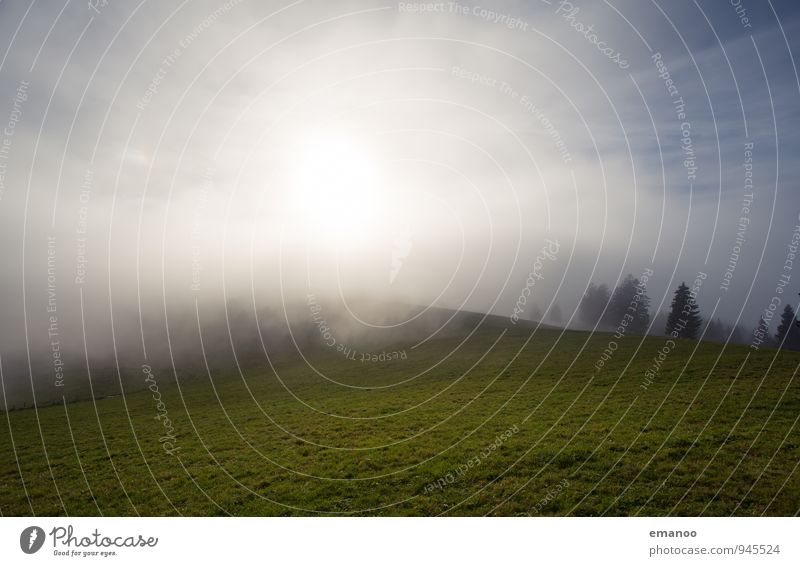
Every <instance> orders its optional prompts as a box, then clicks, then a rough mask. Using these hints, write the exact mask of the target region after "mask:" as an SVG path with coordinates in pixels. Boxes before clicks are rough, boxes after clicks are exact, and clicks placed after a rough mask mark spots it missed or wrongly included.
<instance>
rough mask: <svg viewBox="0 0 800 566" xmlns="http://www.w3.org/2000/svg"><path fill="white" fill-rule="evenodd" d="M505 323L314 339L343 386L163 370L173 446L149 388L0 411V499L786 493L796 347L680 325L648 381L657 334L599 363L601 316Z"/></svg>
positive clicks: (261, 510) (288, 376)
mask: <svg viewBox="0 0 800 566" xmlns="http://www.w3.org/2000/svg"><path fill="white" fill-rule="evenodd" d="M501 332H503V331H502V330H501V329H497V328H494V329H492V328H486V329H482V330H480V331H478V332H477V333H476V334H475V335H473V336H472V338H470V339H469V340H467V341H466V342H465V343H464V344H463V345H459V344H460V342H461V340H462V339H461V338H447V339H441V340H435V341H431V342H428V343H426V344H424V345H423V346H421V347H419V348H417V349H415V350H414V351H409V355H408V359H407V360H401V361H394V362H385V363H361V362H358V361H351V360H347V359H344V358H343V357H342V356H340V355H338V354H337V353H336V352H333V351H322V352H318V353H316V354H314V355H313V356H311V358H310V360H311V361H312V362H313V363H314V365H315V366H316V367H318V368H320V370H323V371H324V373H325V375H326V376H327V377H328V378H330V379H331V380H336V381H339V382H341V383H346V384H348V385H350V386H351V387H343V386H341V385H336V384H334V383H331V382H329V381H326V380H325V379H323V378H321V377H320V376H318V375H317V374H316V373H314V372H313V371H311V370H310V369H308V367H307V366H306V365H305V364H304V363H301V362H290V361H284V362H281V363H280V364H279V365H278V366H277V367H276V370H277V373H278V375H279V376H280V379H281V380H282V381H283V383H281V382H280V381H279V380H278V379H277V378H276V376H275V373H274V372H273V371H272V370H271V369H270V368H269V366H268V365H267V364H266V362H264V363H263V364H262V366H261V367H258V368H251V369H249V370H247V371H246V372H245V376H244V379H242V378H241V377H240V376H239V375H238V374H234V375H230V374H229V375H214V376H213V386H212V381H211V380H209V378H208V377H205V378H202V379H194V380H185V381H181V382H180V386H178V385H176V384H174V383H168V379H167V377H168V376H166V375H158V373H157V375H156V377H157V378H158V379H159V387H160V390H161V394H162V396H163V400H164V402H165V404H166V409H167V411H168V413H169V417H170V418H171V419H172V420H173V422H174V427H175V431H176V434H177V437H178V444H179V445H180V447H181V449H180V451H179V453H178V457H174V456H170V455H168V454H166V453H165V452H164V451H163V450H162V448H161V445H160V443H159V440H158V439H159V437H160V436H161V435H162V434H163V427H162V425H161V422H160V421H158V420H156V419H155V418H154V417H155V415H156V406H155V401H154V400H153V397H152V395H151V393H150V392H148V391H141V390H139V391H135V392H130V393H127V394H126V395H125V396H124V398H123V397H114V398H106V399H102V400H98V401H96V402H92V401H86V402H75V403H69V404H66V405H55V406H51V407H46V408H43V409H39V410H38V411H35V410H30V409H28V410H17V411H10V412H8V413H4V414H2V415H0V422H2V423H3V424H2V426H1V427H0V429H2V430H0V453H2V455H3V458H2V461H1V462H0V512H2V514H3V515H30V514H36V515H62V514H69V515H97V514H99V513H102V514H104V515H135V514H140V515H176V514H183V515H221V514H231V515H288V514H317V513H320V514H369V515H373V514H380V515H383V514H388V515H438V514H443V513H444V514H455V515H479V514H481V515H482V514H493V515H524V514H530V515H536V514H542V515H564V514H572V515H601V514H607V515H634V514H639V515H666V514H678V515H701V514H703V515H730V514H735V515H760V514H767V515H794V514H796V513H797V512H798V509H799V508H800V473H798V471H797V469H796V467H797V465H798V462H800V447H798V429H797V426H796V425H797V419H798V417H799V416H800V395H799V394H798V393H799V390H798V381H797V380H796V379H794V372H795V370H796V368H797V365H798V362H800V356H798V355H797V354H794V353H780V354H777V357H776V352H775V351H773V350H763V351H753V350H749V349H748V348H746V347H742V346H732V347H731V346H729V347H727V348H725V349H724V351H723V347H722V346H721V345H718V344H711V343H700V344H699V345H698V344H697V343H695V342H679V344H678V346H677V348H676V349H675V350H674V351H673V352H672V354H671V355H670V356H669V358H668V359H667V360H666V362H665V363H664V365H663V368H662V369H661V371H660V373H659V375H658V376H657V378H656V379H655V381H654V383H653V384H652V385H651V386H650V387H649V388H648V389H643V388H642V387H641V384H642V382H643V379H644V377H643V374H644V372H645V370H646V369H647V368H648V367H649V366H650V365H651V363H652V358H653V356H654V355H655V353H656V352H657V351H658V349H660V348H661V347H662V346H663V345H664V339H663V338H655V337H653V338H647V339H645V340H644V341H642V339H641V338H640V337H636V336H628V337H626V338H624V339H623V340H621V341H620V347H619V349H618V350H617V351H616V352H615V354H614V356H613V358H612V360H611V361H610V362H609V363H608V364H607V365H606V367H605V368H604V370H603V371H602V372H600V373H595V371H594V364H595V362H596V360H597V359H598V357H599V356H600V354H601V352H602V351H603V349H604V348H605V347H606V346H607V344H608V342H609V340H610V339H611V335H609V334H595V335H593V336H591V337H590V335H589V334H588V333H583V332H566V333H564V334H563V336H561V338H560V339H559V335H560V332H558V331H554V330H542V331H539V332H537V333H536V335H535V337H534V338H533V339H530V340H529V338H530V334H529V332H528V331H522V330H518V329H513V330H509V331H507V332H506V333H505V334H504V335H503V336H502V338H501V339H500V340H498V341H497V342H495V341H496V339H497V338H498V337H499V336H500V334H501ZM637 348H639V350H638V352H636V349H637ZM695 348H697V350H696V351H695V352H694V354H692V352H693V350H694V349H695ZM635 352H636V353H635ZM447 354H451V355H450V356H449V357H447V358H446V359H444V361H441V360H442V359H443V358H444V357H445V356H446V355H447ZM748 356H749V357H748ZM746 358H747V360H746ZM687 360H689V363H688V365H687ZM745 360H746V363H745ZM437 362H439V363H438V365H435V364H436V363H437ZM434 365H435V367H433V368H431V366H434ZM684 366H685V369H684ZM426 370H427V371H426ZM418 373H420V375H418V376H417V377H414V378H413V379H411V380H409V378H411V377H413V376H416V375H417V374H418ZM737 373H738V377H737ZM402 381H406V382H405V383H402V384H398V383H399V382H402ZM392 384H396V385H394V386H391V385H392ZM387 386H390V387H387ZM301 401H302V402H301ZM331 415H335V416H331ZM67 416H68V419H69V420H67ZM8 423H10V427H9V426H7V424H8ZM40 426H41V434H40V432H39V431H40ZM513 427H516V428H517V429H518V431H519V432H517V433H514V434H512V435H511V436H510V437H509V438H507V439H506V440H505V441H504V442H502V443H500V444H499V446H498V447H497V449H495V450H492V451H489V452H485V451H486V450H487V447H488V446H489V445H490V444H491V443H492V442H493V441H494V440H495V438H496V437H497V435H498V434H501V433H503V432H504V431H507V430H508V429H513ZM12 435H13V444H12ZM73 438H74V441H73ZM45 447H46V454H45V450H44V448H45ZM14 450H16V456H15V454H14ZM482 453H485V457H484V456H482ZM476 457H477V459H479V462H478V463H477V464H476V463H475V461H476ZM470 461H472V462H473V465H472V467H470V468H469V470H468V471H467V472H465V473H464V474H463V475H458V474H457V472H456V470H457V468H458V467H459V466H460V465H462V464H466V463H467V462H470ZM448 474H453V475H452V480H453V481H449V479H448V480H446V481H445V482H442V483H445V484H446V485H442V486H441V488H436V489H433V490H432V491H431V490H430V489H428V492H427V493H426V486H428V485H429V484H431V483H432V482H436V480H437V478H440V477H448ZM23 480H24V482H23ZM558 485H561V486H562V487H560V488H557V487H556V486H558ZM548 491H549V493H550V496H548V495H547V494H548ZM26 493H27V495H26Z"/></svg>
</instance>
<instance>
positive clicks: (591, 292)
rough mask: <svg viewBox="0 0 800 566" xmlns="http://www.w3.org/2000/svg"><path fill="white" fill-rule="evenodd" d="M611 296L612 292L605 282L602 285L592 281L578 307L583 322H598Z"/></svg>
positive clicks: (593, 324)
mask: <svg viewBox="0 0 800 566" xmlns="http://www.w3.org/2000/svg"><path fill="white" fill-rule="evenodd" d="M610 298H611V292H610V291H609V290H608V287H607V286H606V285H605V284H604V283H602V284H600V285H597V284H595V283H590V284H589V287H587V288H586V293H585V294H584V295H583V298H582V299H581V304H580V306H579V307H578V316H579V317H580V319H581V322H583V323H585V324H588V325H590V326H595V325H596V324H598V323H599V322H600V319H601V317H602V316H603V309H605V308H606V305H607V304H608V301H609V299H610Z"/></svg>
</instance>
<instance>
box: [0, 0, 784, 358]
mask: <svg viewBox="0 0 800 566" xmlns="http://www.w3.org/2000/svg"><path fill="white" fill-rule="evenodd" d="M485 4H487V5H488V4H490V3H488V2H486V3H485ZM799 12H800V10H799V9H798V6H797V5H796V3H794V2H791V1H783V2H770V1H764V2H755V1H752V0H750V1H748V0H742V1H741V2H740V3H738V2H737V1H736V0H734V1H733V2H717V1H713V2H712V1H677V2H665V1H663V0H662V1H659V2H656V1H653V0H651V1H649V2H644V1H636V2H634V1H621V0H613V1H608V2H579V1H574V2H556V1H552V2H547V1H543V0H542V1H527V2H522V1H512V2H491V8H486V7H484V5H482V4H481V3H480V2H478V3H469V2H439V3H436V2H430V3H413V2H395V3H391V2H384V1H372V0H363V1H344V2H323V1H318V2H315V1H295V2H290V1H281V2H272V1H266V2H254V1H251V0H241V1H236V0H229V1H228V2H221V1H209V2H206V1H200V2H191V3H189V2H141V3H136V2H126V3H123V2H114V1H111V2H108V3H104V2H101V1H93V2H89V3H88V4H87V3H86V2H60V1H58V2H41V1H40V2H32V3H28V2H23V1H9V0H3V1H0V78H1V79H2V80H0V125H2V127H3V131H2V133H0V231H2V232H1V233H0V237H2V241H3V246H2V252H0V253H1V254H2V265H3V270H2V272H0V281H2V289H3V294H2V298H1V299H0V316H2V320H3V328H2V330H1V331H0V340H1V342H0V356H6V357H8V356H10V355H13V354H18V353H19V352H24V351H27V350H29V349H30V350H33V349H36V348H43V349H44V350H50V351H51V352H50V353H52V350H53V342H54V340H56V341H57V340H63V342H62V343H61V346H62V347H63V348H64V349H74V350H78V351H80V350H82V349H83V348H84V347H85V348H86V351H87V352H90V353H101V352H108V351H110V349H116V348H121V349H124V348H125V347H131V348H139V347H140V345H143V346H144V347H145V348H146V342H147V337H146V336H144V331H143V330H142V329H141V326H140V322H141V320H142V319H144V318H147V317H148V315H152V316H155V317H162V318H163V321H164V323H165V324H168V323H169V320H170V318H169V317H170V316H189V317H190V318H191V316H192V315H193V314H195V313H196V312H197V313H201V312H203V309H206V308H208V309H211V308H213V307H214V306H215V305H224V304H226V303H230V302H231V301H239V302H242V303H243V304H245V305H253V306H254V307H255V308H258V307H260V306H261V305H286V304H293V303H296V302H303V301H307V299H308V297H309V295H314V296H318V297H330V300H331V301H333V302H335V303H337V304H339V305H340V306H343V307H344V308H347V309H350V310H351V311H352V312H351V314H352V316H353V319H354V320H356V321H358V322H359V324H364V325H365V326H366V327H369V325H371V324H377V323H378V318H379V315H378V314H376V313H375V311H374V309H371V308H366V307H365V308H360V307H358V306H357V304H363V303H359V302H358V299H359V298H361V297H365V296H366V297H371V298H375V299H378V300H385V301H399V302H404V303H409V304H415V305H422V306H429V305H436V306H443V307H448V308H462V309H469V310H475V311H479V312H491V313H494V314H499V315H510V314H511V313H512V312H513V309H514V307H515V305H516V304H518V301H519V297H520V296H521V295H522V293H523V290H524V289H526V287H527V289H528V291H529V292H530V294H529V295H527V294H526V296H530V297H531V298H530V302H529V303H528V304H527V305H526V307H525V308H526V310H527V315H530V314H531V312H532V310H533V305H534V304H535V305H536V308H538V309H540V310H541V311H544V312H547V311H548V309H550V308H552V306H553V305H555V304H558V305H559V306H560V308H561V310H562V312H563V316H564V322H565V323H566V324H570V325H577V324H578V321H577V315H576V307H577V305H578V301H579V299H580V297H581V296H582V295H583V293H584V291H585V289H586V287H587V285H589V284H590V283H591V282H605V283H607V284H609V285H610V286H614V285H615V284H616V282H618V281H620V280H621V279H622V278H623V277H624V276H625V275H626V274H628V273H632V274H633V275H634V276H639V275H640V274H642V273H648V272H650V271H652V273H653V275H652V276H651V277H650V278H649V279H648V288H647V292H648V294H649V295H650V297H651V300H652V304H653V307H654V310H664V309H666V308H667V306H668V304H669V301H670V298H671V293H672V291H673V290H674V288H675V287H676V286H677V285H678V284H679V283H680V282H681V281H686V282H687V283H690V286H691V285H692V284H693V283H694V282H695V281H698V282H699V284H698V285H696V286H697V301H698V303H699V304H700V306H701V310H702V312H703V315H704V316H705V317H709V316H712V315H713V316H715V317H721V318H724V319H726V320H728V321H730V322H736V321H738V322H740V323H742V324H744V325H745V326H746V327H748V328H752V327H753V326H754V325H755V323H756V322H757V321H758V317H759V316H761V315H762V313H764V311H765V310H766V311H767V312H769V309H770V305H772V308H773V309H777V310H778V311H779V310H781V309H782V308H783V306H784V305H785V304H787V303H788V304H792V305H795V306H796V305H797V302H798V295H797V292H798V291H800V272H798V270H800V266H798V267H796V268H795V267H794V264H793V257H792V254H793V252H792V250H793V249H794V247H793V246H794V244H797V241H798V238H800V234H799V233H798V232H796V230H800V228H797V227H798V226H800V218H799V215H800V198H798V181H797V180H798V178H799V177H800V169H798V163H797V159H796V155H797V153H798V141H800V140H798V132H797V127H796V124H798V123H800V116H798V109H799V108H800V105H798V102H800V80H798V73H797V63H796V57H795V55H796V53H797V49H798V31H799V30H798V25H799V23H800V22H799V21H798V16H799ZM751 187H752V188H751ZM751 195H752V196H751ZM793 242H794V244H793ZM545 248H546V249H548V250H549V252H548V254H547V255H546V257H545V258H544V259H542V257H543V256H542V250H543V249H545ZM532 274H533V275H532ZM531 281H533V282H534V283H535V284H534V285H531V284H530V283H529V282H531ZM781 285H785V286H783V287H782V286H781ZM526 293H527V292H526ZM776 301H777V302H776ZM526 302H527V301H526ZM371 317H372V318H371ZM772 326H773V329H774V327H775V323H774V322H773V324H772ZM54 332H55V335H54V334H53V333H54ZM54 336H55V337H54ZM48 356H49V354H48ZM46 357H47V356H46ZM50 361H51V360H50ZM50 361H48V362H47V363H50Z"/></svg>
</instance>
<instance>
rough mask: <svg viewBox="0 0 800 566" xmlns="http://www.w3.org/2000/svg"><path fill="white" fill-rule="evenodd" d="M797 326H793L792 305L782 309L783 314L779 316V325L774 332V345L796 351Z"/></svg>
mask: <svg viewBox="0 0 800 566" xmlns="http://www.w3.org/2000/svg"><path fill="white" fill-rule="evenodd" d="M797 330H798V329H797V325H796V324H795V314H794V309H793V308H792V305H788V304H787V305H786V306H785V307H783V314H781V323H780V324H779V325H778V330H777V331H776V332H775V343H776V344H777V345H778V346H779V347H783V348H791V349H793V350H794V349H797V347H798V342H800V340H798V333H797Z"/></svg>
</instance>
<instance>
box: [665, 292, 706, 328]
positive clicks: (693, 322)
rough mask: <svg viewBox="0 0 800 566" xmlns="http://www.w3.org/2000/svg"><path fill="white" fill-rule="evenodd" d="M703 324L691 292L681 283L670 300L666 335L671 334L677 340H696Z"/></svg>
mask: <svg viewBox="0 0 800 566" xmlns="http://www.w3.org/2000/svg"><path fill="white" fill-rule="evenodd" d="M702 324H703V319H702V318H701V317H700V307H698V306H697V303H696V302H695V300H694V299H693V298H692V294H691V291H690V290H689V287H687V286H686V283H684V282H681V284H680V285H678V288H677V289H676V290H675V296H674V297H673V298H672V306H671V307H670V311H669V316H668V317H667V326H666V328H665V332H666V334H667V335H668V336H669V335H672V334H673V333H674V334H675V335H676V336H677V337H678V338H689V339H695V338H697V331H698V330H699V329H700V326H701V325H702Z"/></svg>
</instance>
